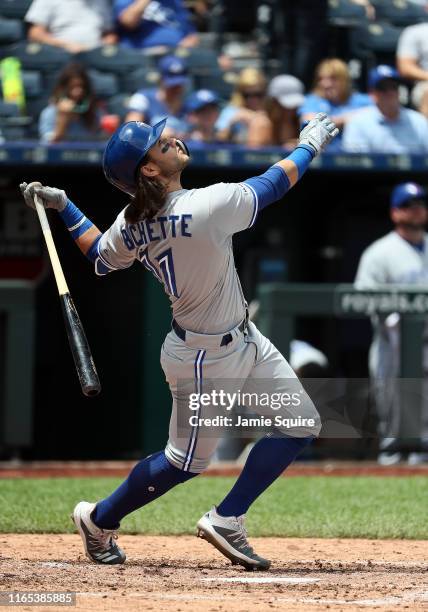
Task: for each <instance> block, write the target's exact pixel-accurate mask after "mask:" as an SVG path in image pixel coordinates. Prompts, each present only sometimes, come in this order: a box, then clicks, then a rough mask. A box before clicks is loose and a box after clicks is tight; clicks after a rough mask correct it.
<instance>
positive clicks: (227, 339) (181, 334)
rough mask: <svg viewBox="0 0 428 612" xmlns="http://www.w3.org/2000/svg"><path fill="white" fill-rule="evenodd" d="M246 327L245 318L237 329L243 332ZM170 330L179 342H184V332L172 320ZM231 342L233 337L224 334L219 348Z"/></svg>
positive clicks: (229, 334)
mask: <svg viewBox="0 0 428 612" xmlns="http://www.w3.org/2000/svg"><path fill="white" fill-rule="evenodd" d="M246 325H247V318H245V319H244V320H243V321H242V323H241V324H240V325H239V327H238V329H239V331H244V329H245V327H246ZM172 329H173V330H174V331H175V333H176V334H177V336H178V337H179V338H180V340H183V342H185V341H186V330H185V329H183V328H182V327H180V325H179V324H178V323H177V321H176V320H175V319H173V320H172ZM232 340H233V336H232V334H231V333H228V334H224V336H223V338H222V339H221V342H220V346H227V345H228V344H229V342H232Z"/></svg>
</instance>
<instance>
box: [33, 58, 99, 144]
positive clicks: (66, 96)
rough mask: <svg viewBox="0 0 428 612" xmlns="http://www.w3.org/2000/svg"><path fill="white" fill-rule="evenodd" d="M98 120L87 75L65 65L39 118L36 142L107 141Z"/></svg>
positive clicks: (76, 65)
mask: <svg viewBox="0 0 428 612" xmlns="http://www.w3.org/2000/svg"><path fill="white" fill-rule="evenodd" d="M101 120H102V113H101V111H100V109H99V108H98V104H97V100H96V98H95V95H94V93H93V90H92V85H91V82H90V80H89V77H88V74H87V72H86V71H85V69H84V68H83V67H82V66H80V64H77V63H73V64H69V65H68V66H66V67H65V68H64V69H63V71H62V72H61V74H60V75H59V77H58V81H57V83H56V85H55V87H54V90H53V94H52V99H51V102H50V104H49V106H47V107H46V108H45V109H43V110H42V112H41V114H40V118H39V135H40V139H41V140H43V141H44V142H61V141H66V140H67V141H81V140H98V139H99V138H101V137H106V138H107V136H108V135H107V134H106V133H104V132H103V131H102V129H101V128H100V122H101Z"/></svg>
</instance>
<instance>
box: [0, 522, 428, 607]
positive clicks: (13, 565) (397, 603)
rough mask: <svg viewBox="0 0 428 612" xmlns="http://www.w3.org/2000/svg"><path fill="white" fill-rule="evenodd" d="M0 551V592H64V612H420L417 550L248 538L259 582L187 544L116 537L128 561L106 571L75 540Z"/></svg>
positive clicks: (47, 538) (27, 539)
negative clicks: (266, 566) (264, 563)
mask: <svg viewBox="0 0 428 612" xmlns="http://www.w3.org/2000/svg"><path fill="white" fill-rule="evenodd" d="M0 542H1V554H0V584H1V591H37V592H52V591H56V592H58V591H62V592H74V593H77V597H76V606H73V609H74V610H92V611H93V610H127V611H130V612H133V611H134V610H143V609H144V610H154V611H161V610H171V611H174V612H176V611H177V612H181V611H186V612H187V611H189V612H190V611H191V612H200V611H201V610H203V611H204V612H215V611H222V612H247V611H250V610H251V611H252V610H256V611H262V610H275V609H278V610H287V611H289V610H290V611H294V610H299V611H305V612H306V611H311V610H317V611H319V610H324V609H333V610H346V611H350V610H357V609H358V610H361V609H364V610H370V609H381V610H388V611H389V610H401V609H407V610H412V611H413V610H424V609H428V572H427V569H428V552H427V543H426V542H424V541H403V540H345V539H343V540H339V539H335V540H327V539H325V540H324V539H293V538H290V539H288V538H253V539H252V543H253V544H254V547H255V549H256V550H257V552H258V553H259V554H261V555H263V556H266V557H268V558H270V559H272V569H271V570H270V571H268V572H246V571H245V570H244V569H243V568H237V567H236V566H232V565H231V564H230V563H229V562H228V561H227V560H226V559H224V558H223V557H222V556H221V555H220V554H219V553H218V552H217V551H216V550H215V549H214V548H212V547H211V546H210V545H209V544H207V542H205V541H203V540H200V539H199V538H196V537H192V536H179V537H177V536H150V537H149V536H140V535H138V536H130V535H123V536H121V538H120V545H121V546H122V547H123V548H124V549H125V550H126V552H127V555H128V561H127V562H126V563H125V564H124V565H121V566H109V567H105V566H99V565H94V564H92V563H90V562H89V561H88V560H87V559H86V557H84V555H83V553H82V548H81V541H80V538H78V536H77V535H69V534H67V535H58V534H49V535H47V534H46V535H43V534H38V535H14V534H3V535H1V536H0ZM19 609H21V610H27V609H28V610H37V609H41V608H38V607H37V606H31V607H25V606H24V607H21V606H20V608H19ZM45 609H48V610H50V611H53V610H55V609H56V607H55V606H49V607H46V608H45ZM58 610H62V611H63V610H64V607H63V606H61V607H58Z"/></svg>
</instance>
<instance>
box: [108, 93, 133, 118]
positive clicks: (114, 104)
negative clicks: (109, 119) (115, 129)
mask: <svg viewBox="0 0 428 612" xmlns="http://www.w3.org/2000/svg"><path fill="white" fill-rule="evenodd" d="M128 100H129V95H127V94H118V95H117V96H113V97H112V98H110V99H109V100H107V109H108V111H109V113H111V114H112V115H119V117H120V118H121V120H122V121H123V120H124V119H125V115H126V113H127V112H128V107H127V103H128Z"/></svg>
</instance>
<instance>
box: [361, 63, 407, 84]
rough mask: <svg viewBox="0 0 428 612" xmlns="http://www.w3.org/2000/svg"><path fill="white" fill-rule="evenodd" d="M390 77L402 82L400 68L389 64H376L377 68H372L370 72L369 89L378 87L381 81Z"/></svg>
mask: <svg viewBox="0 0 428 612" xmlns="http://www.w3.org/2000/svg"><path fill="white" fill-rule="evenodd" d="M388 79H391V80H393V81H397V82H398V83H400V82H401V77H400V74H399V72H398V70H396V69H395V68H393V67H392V66H387V65H386V64H381V65H380V66H375V68H372V69H371V70H370V72H369V78H368V86H369V89H377V88H378V86H379V83H380V82H381V81H386V80H388Z"/></svg>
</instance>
